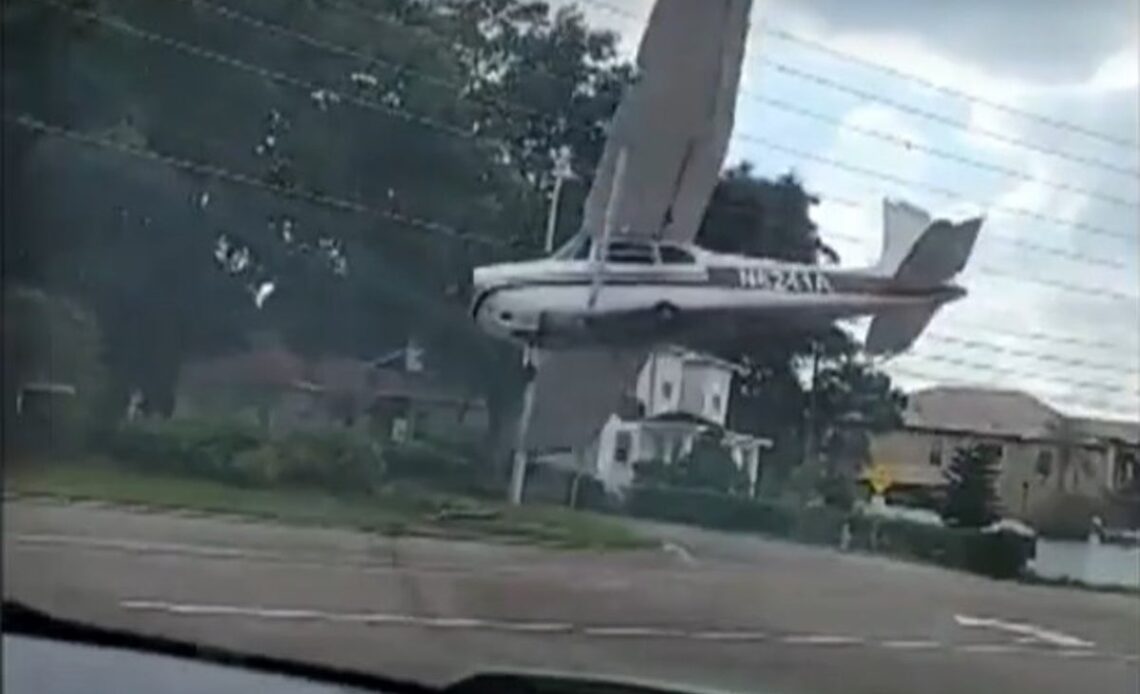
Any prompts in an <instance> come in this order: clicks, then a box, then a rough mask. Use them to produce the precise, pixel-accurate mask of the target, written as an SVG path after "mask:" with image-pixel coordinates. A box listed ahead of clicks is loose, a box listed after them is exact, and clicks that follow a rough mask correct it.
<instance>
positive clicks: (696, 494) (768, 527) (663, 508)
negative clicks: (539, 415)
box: [624, 487, 846, 544]
mask: <svg viewBox="0 0 1140 694" xmlns="http://www.w3.org/2000/svg"><path fill="white" fill-rule="evenodd" d="M624 508H625V510H626V512H628V513H630V514H631V515H634V516H638V517H641V518H653V519H656V520H664V521H670V522H675V523H688V524H690V525H699V526H703V527H707V528H715V529H718V530H734V531H748V532H758V533H763V534H766V535H774V536H776V537H786V538H790V539H795V540H800V541H802V542H811V543H818V544H837V543H838V542H839V536H840V534H841V532H842V528H843V523H844V521H845V519H846V514H844V513H842V512H840V511H837V510H835V509H832V508H827V507H819V508H813V509H801V508H798V507H795V506H791V505H788V504H780V503H776V502H771V501H763V500H757V499H748V498H744V497H739V496H730V495H727V494H718V493H716V492H708V491H700V490H689V489H678V488H670V487H635V488H634V489H632V490H630V492H629V494H628V495H627V496H626V502H625V507H624Z"/></svg>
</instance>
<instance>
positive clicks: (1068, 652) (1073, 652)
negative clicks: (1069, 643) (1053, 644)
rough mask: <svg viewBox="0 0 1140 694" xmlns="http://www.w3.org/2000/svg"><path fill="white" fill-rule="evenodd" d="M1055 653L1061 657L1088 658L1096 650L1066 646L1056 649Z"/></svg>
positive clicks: (1094, 653)
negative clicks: (1060, 649) (1062, 648)
mask: <svg viewBox="0 0 1140 694" xmlns="http://www.w3.org/2000/svg"><path fill="white" fill-rule="evenodd" d="M1057 655H1059V656H1061V657H1062V658H1088V657H1091V656H1094V655H1096V652H1094V651H1085V650H1077V649H1075V648H1068V649H1065V650H1063V651H1057Z"/></svg>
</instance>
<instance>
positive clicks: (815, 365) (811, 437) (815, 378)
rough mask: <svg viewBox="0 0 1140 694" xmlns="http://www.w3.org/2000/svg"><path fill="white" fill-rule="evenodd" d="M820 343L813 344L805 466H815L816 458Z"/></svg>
mask: <svg viewBox="0 0 1140 694" xmlns="http://www.w3.org/2000/svg"><path fill="white" fill-rule="evenodd" d="M819 351H820V350H819V342H818V341H816V340H812V343H811V386H810V387H811V390H810V392H809V393H808V406H807V412H806V413H805V417H804V418H805V420H806V421H805V422H804V460H803V464H804V465H811V464H813V463H814V462H815V461H814V458H815V444H816V442H815V428H816V422H815V420H816V406H817V404H818V399H817V398H816V389H817V388H818V386H819Z"/></svg>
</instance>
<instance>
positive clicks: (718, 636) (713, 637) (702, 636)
mask: <svg viewBox="0 0 1140 694" xmlns="http://www.w3.org/2000/svg"><path fill="white" fill-rule="evenodd" d="M689 636H690V637H692V638H694V639H697V640H699V641H763V640H764V639H766V638H768V635H767V634H765V633H764V632H762V631H694V632H692V633H691V634H689Z"/></svg>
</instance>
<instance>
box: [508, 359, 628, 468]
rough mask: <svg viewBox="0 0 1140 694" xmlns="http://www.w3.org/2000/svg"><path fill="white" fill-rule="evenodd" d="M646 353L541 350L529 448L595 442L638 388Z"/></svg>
mask: <svg viewBox="0 0 1140 694" xmlns="http://www.w3.org/2000/svg"><path fill="white" fill-rule="evenodd" d="M646 355H647V351H646V350H638V349H631V350H622V351H615V350H606V349H588V350H587V349H582V350H559V351H557V352H545V351H544V352H540V353H539V354H538V355H537V369H538V370H537V373H536V374H535V377H534V379H535V380H534V401H533V404H532V408H533V409H532V410H531V420H530V428H529V429H528V431H527V437H526V440H525V441H524V446H525V448H526V449H527V450H529V451H550V450H555V449H566V448H573V447H577V446H582V445H584V444H587V443H589V442H590V441H592V440H593V439H594V437H595V436H597V434H598V431H599V430H600V429H601V428H602V425H603V424H605V421H606V419H608V418H609V416H610V415H611V414H613V413H614V411H615V410H616V409H617V407H618V404H619V403H620V402H621V397H622V395H624V394H625V393H626V392H629V391H630V390H631V389H632V388H633V386H634V384H635V382H636V379H637V373H638V371H639V370H640V369H641V365H642V364H643V363H645V357H646Z"/></svg>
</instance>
